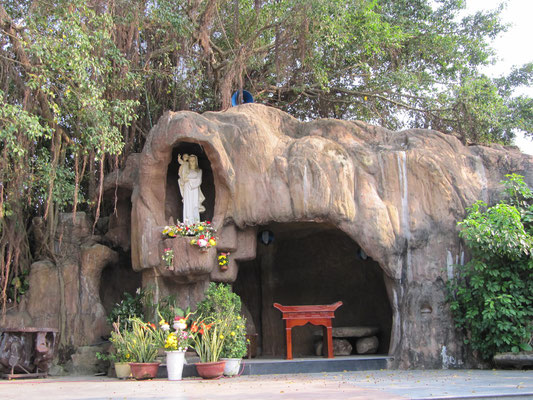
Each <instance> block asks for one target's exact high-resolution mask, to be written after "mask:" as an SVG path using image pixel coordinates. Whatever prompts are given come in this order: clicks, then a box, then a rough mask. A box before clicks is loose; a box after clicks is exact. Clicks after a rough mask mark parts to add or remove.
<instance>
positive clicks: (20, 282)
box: [8, 270, 30, 303]
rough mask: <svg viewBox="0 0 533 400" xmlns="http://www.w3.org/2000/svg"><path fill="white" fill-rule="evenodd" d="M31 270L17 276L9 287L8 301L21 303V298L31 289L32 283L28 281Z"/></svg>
mask: <svg viewBox="0 0 533 400" xmlns="http://www.w3.org/2000/svg"><path fill="white" fill-rule="evenodd" d="M28 275H29V270H26V271H23V272H21V273H20V274H19V275H18V276H15V277H14V278H13V279H12V280H11V283H10V285H9V293H8V301H9V300H11V301H14V302H16V303H20V300H21V297H22V296H24V295H25V294H26V292H27V291H28V289H29V288H30V281H29V279H28Z"/></svg>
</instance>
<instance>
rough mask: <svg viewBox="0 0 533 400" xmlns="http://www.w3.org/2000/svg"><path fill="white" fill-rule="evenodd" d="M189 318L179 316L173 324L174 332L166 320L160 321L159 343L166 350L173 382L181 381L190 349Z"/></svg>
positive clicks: (170, 378) (169, 375)
mask: <svg viewBox="0 0 533 400" xmlns="http://www.w3.org/2000/svg"><path fill="white" fill-rule="evenodd" d="M187 318H188V316H187V317H180V316H177V317H175V318H174V322H173V324H172V328H173V330H172V329H171V328H170V325H169V323H168V322H167V321H166V320H165V319H163V318H162V319H161V321H159V325H160V328H161V329H160V332H161V334H160V336H159V338H160V339H159V343H160V345H162V347H163V348H164V349H165V352H166V355H167V372H168V379H169V380H171V381H178V380H181V376H182V372H183V364H184V362H185V352H186V351H187V348H188V347H189V340H190V335H189V332H187Z"/></svg>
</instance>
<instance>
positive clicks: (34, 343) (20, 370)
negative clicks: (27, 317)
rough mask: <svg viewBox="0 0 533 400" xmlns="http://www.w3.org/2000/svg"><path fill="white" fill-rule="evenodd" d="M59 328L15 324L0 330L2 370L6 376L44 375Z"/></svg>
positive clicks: (56, 340)
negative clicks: (23, 326)
mask: <svg viewBox="0 0 533 400" xmlns="http://www.w3.org/2000/svg"><path fill="white" fill-rule="evenodd" d="M58 338H59V336H58V330H57V329H49V328H14V329H1V330H0V371H3V372H7V373H3V374H2V377H3V378H6V379H17V378H45V377H46V376H48V369H49V368H50V364H51V362H52V360H53V358H54V355H55V351H56V348H57V344H58Z"/></svg>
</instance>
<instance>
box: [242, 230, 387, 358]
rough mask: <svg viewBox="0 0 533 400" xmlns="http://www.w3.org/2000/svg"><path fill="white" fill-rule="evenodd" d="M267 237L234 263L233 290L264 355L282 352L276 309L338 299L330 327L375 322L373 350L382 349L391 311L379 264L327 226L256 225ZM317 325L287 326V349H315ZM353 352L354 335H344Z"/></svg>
mask: <svg viewBox="0 0 533 400" xmlns="http://www.w3.org/2000/svg"><path fill="white" fill-rule="evenodd" d="M264 231H270V232H271V233H272V235H271V236H272V237H273V240H272V242H271V243H270V244H268V245H265V244H264V243H262V242H261V240H258V241H257V257H256V258H255V259H254V260H251V261H247V262H242V263H240V266H239V273H238V276H237V280H236V281H235V283H234V290H235V292H237V293H238V294H239V295H240V296H241V297H242V300H243V303H244V304H245V305H246V306H247V308H248V311H249V316H248V318H252V320H253V322H254V325H255V329H256V331H257V335H258V336H257V342H258V347H259V348H260V352H261V354H262V355H264V356H275V357H283V356H284V354H285V342H284V340H285V335H284V326H283V321H282V320H281V315H280V312H279V311H278V310H276V309H274V308H273V306H272V304H273V303H274V302H277V303H281V304H283V305H305V304H332V303H334V302H336V301H339V300H341V301H342V302H343V303H344V304H343V306H342V307H340V308H339V309H338V310H337V311H336V312H335V319H334V321H333V326H334V327H335V326H337V327H340V326H376V327H378V328H379V333H378V334H377V336H378V339H379V347H378V350H377V352H378V353H379V354H388V352H389V342H390V338H391V329H392V310H391V305H390V302H389V298H388V295H387V290H386V286H385V280H384V274H383V270H382V269H381V267H380V265H379V264H378V263H377V262H376V261H374V260H372V259H371V258H370V257H368V256H366V255H365V254H364V252H362V250H361V248H360V246H359V245H358V244H357V243H356V242H354V241H353V240H352V239H351V238H350V237H349V236H348V235H346V234H345V233H344V232H342V231H341V230H340V229H338V228H336V227H334V226H333V225H329V224H324V223H310V222H295V223H283V224H281V223H274V224H269V225H265V226H262V227H259V228H258V237H259V236H260V235H261V234H262V232H264ZM321 331H322V329H321V327H315V326H313V325H309V324H308V325H306V326H304V327H298V328H295V329H293V354H294V356H296V357H302V356H310V355H314V354H315V348H314V343H315V342H318V341H320V339H321V338H319V337H317V336H316V334H315V332H321ZM349 340H350V342H351V344H352V346H353V352H352V354H355V353H356V349H355V340H353V339H349Z"/></svg>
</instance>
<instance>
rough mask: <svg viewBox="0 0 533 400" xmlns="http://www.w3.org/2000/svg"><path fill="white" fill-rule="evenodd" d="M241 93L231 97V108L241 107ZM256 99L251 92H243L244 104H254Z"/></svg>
mask: <svg viewBox="0 0 533 400" xmlns="http://www.w3.org/2000/svg"><path fill="white" fill-rule="evenodd" d="M238 101H239V91H238V90H237V91H236V92H235V93H233V96H231V106H232V107H235V106H237V105H239V103H238ZM253 102H254V97H253V96H252V94H251V93H250V92H247V91H246V90H243V91H242V104H246V103H253Z"/></svg>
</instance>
